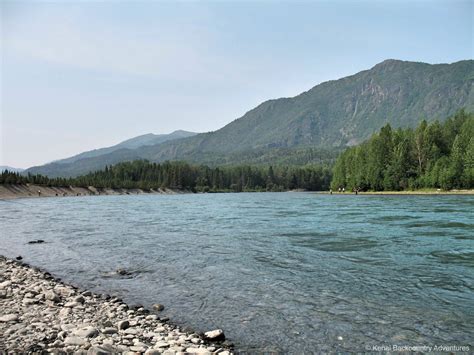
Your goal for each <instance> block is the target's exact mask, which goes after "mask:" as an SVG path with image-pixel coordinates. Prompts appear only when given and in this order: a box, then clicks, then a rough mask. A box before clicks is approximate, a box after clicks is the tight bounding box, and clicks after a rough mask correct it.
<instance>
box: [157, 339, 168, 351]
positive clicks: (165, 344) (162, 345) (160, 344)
mask: <svg viewBox="0 0 474 355" xmlns="http://www.w3.org/2000/svg"><path fill="white" fill-rule="evenodd" d="M169 346H170V345H169V344H168V343H165V342H164V341H159V342H158V343H156V344H155V348H156V349H159V348H167V347H169Z"/></svg>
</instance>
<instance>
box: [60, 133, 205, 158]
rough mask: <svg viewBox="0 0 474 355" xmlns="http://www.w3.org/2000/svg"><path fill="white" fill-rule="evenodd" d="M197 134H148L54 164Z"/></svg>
mask: <svg viewBox="0 0 474 355" xmlns="http://www.w3.org/2000/svg"><path fill="white" fill-rule="evenodd" d="M196 134H197V133H194V132H187V131H182V130H178V131H174V132H172V133H170V134H153V133H148V134H144V135H141V136H137V137H134V138H130V139H127V140H125V141H123V142H120V143H119V144H116V145H114V146H111V147H106V148H100V149H94V150H91V151H88V152H84V153H81V154H77V155H74V156H73V157H70V158H66V159H61V160H56V161H55V162H54V163H59V164H66V163H73V162H75V161H78V160H81V159H85V158H94V157H98V156H101V155H106V154H109V153H112V152H115V151H117V150H120V149H137V148H140V147H143V146H148V145H155V144H160V143H164V142H167V141H171V140H174V139H180V138H187V137H192V136H195V135H196Z"/></svg>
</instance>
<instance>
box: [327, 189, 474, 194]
mask: <svg viewBox="0 0 474 355" xmlns="http://www.w3.org/2000/svg"><path fill="white" fill-rule="evenodd" d="M333 194H334V195H355V192H352V191H346V192H333ZM358 194H359V195H474V190H441V189H429V190H413V191H409V190H407V191H359V193H358Z"/></svg>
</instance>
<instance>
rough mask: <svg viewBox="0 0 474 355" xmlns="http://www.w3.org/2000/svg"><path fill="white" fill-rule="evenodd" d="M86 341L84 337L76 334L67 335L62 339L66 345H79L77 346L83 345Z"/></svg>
mask: <svg viewBox="0 0 474 355" xmlns="http://www.w3.org/2000/svg"><path fill="white" fill-rule="evenodd" d="M86 343H87V340H86V339H83V338H79V337H78V336H68V337H66V339H65V340H64V344H66V345H79V346H82V345H85V344H86Z"/></svg>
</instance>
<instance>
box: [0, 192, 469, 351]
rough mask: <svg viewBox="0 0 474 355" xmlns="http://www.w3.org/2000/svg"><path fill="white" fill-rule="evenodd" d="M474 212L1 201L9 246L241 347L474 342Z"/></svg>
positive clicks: (361, 200)
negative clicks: (219, 331) (159, 306)
mask: <svg viewBox="0 0 474 355" xmlns="http://www.w3.org/2000/svg"><path fill="white" fill-rule="evenodd" d="M473 211H474V196H360V195H359V196H354V195H346V196H340V195H332V196H331V195H318V194H312V193H242V194H195V195H193V194H189V195H169V196H165V195H163V196H161V195H137V196H96V197H77V198H69V197H65V198H44V199H22V200H15V201H10V202H7V201H0V212H1V213H0V218H1V219H0V223H1V236H0V253H1V254H4V255H6V256H10V257H15V256H17V255H22V256H23V257H24V261H26V262H28V263H30V264H32V265H36V266H39V267H43V268H45V269H47V270H48V271H50V272H51V273H53V274H54V275H56V276H58V277H61V278H62V279H63V280H65V281H67V282H72V283H74V284H76V285H80V286H82V287H85V288H90V289H93V290H95V291H99V292H107V293H109V294H116V295H119V296H120V297H122V298H123V299H124V300H126V301H127V302H130V303H132V304H134V303H135V304H136V303H139V304H143V305H145V306H150V305H151V304H152V303H156V302H159V303H163V304H164V305H165V307H166V309H165V312H164V313H165V314H166V315H167V316H169V317H170V318H171V319H172V321H173V322H175V323H177V324H180V325H186V326H190V327H192V328H193V329H195V330H200V331H205V330H209V329H211V328H216V327H219V328H223V329H224V331H225V333H226V335H227V337H228V338H229V339H230V340H231V341H233V342H234V343H235V345H236V347H237V349H240V350H250V351H262V350H268V351H271V350H274V351H281V352H289V353H295V354H296V353H302V352H310V351H316V350H319V351H365V350H366V349H368V348H369V347H371V346H381V345H393V344H398V345H471V349H472V345H473V344H472V343H473V339H474V326H473V324H474V212H473ZM38 238H40V239H44V240H45V241H46V243H44V244H34V245H28V244H27V242H28V241H29V240H33V239H38ZM117 268H126V269H128V270H130V271H132V276H130V277H123V276H117V275H115V274H114V273H113V271H114V270H116V269H117ZM341 337H342V340H341Z"/></svg>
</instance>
